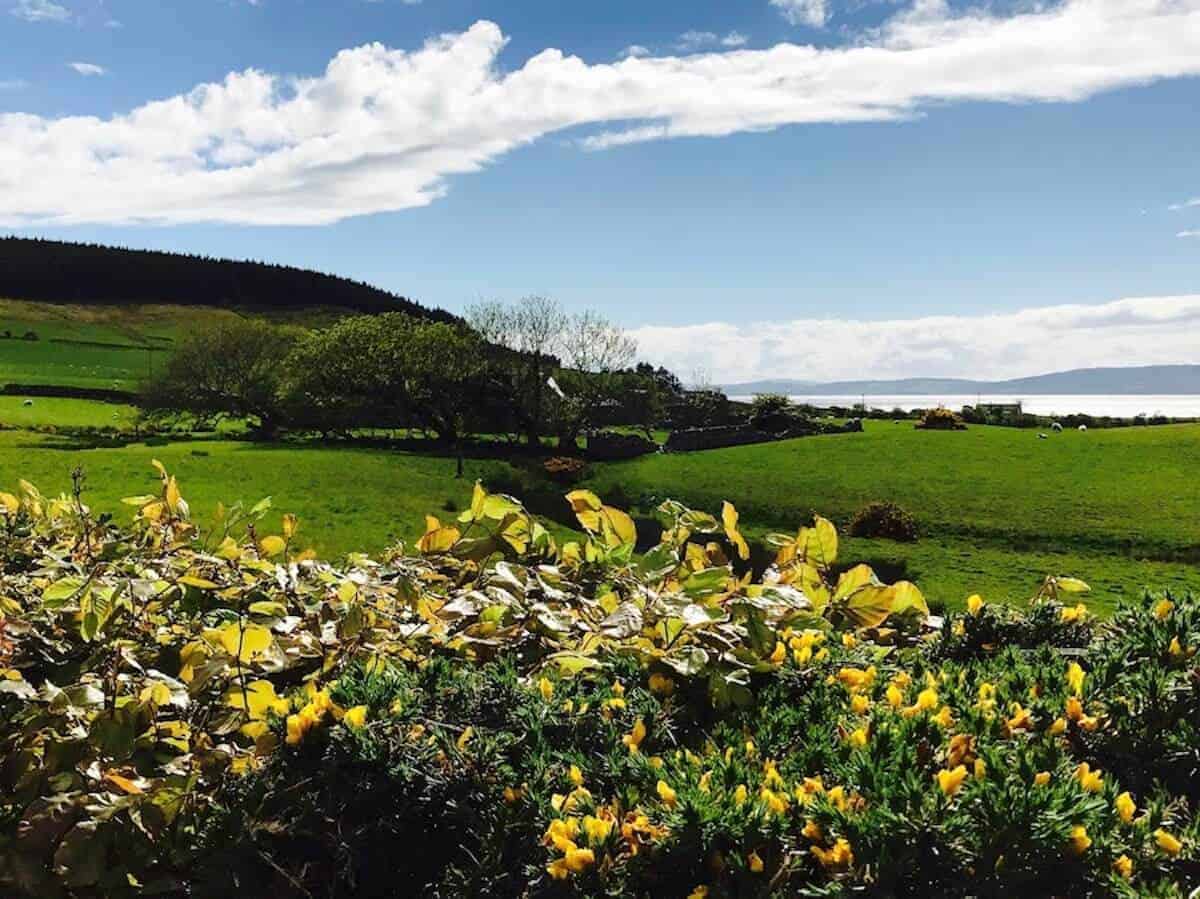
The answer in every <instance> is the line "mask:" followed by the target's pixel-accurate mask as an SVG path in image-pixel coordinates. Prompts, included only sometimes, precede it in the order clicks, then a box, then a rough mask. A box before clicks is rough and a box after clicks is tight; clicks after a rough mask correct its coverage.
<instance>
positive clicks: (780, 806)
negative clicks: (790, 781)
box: [758, 787, 788, 815]
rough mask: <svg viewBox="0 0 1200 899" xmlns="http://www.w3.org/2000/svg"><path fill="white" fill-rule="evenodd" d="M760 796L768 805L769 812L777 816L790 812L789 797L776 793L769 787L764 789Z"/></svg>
mask: <svg viewBox="0 0 1200 899" xmlns="http://www.w3.org/2000/svg"><path fill="white" fill-rule="evenodd" d="M758 796H759V798H760V799H762V801H763V803H764V804H765V805H766V807H767V810H768V811H770V812H771V813H773V814H776V815H782V814H783V813H784V812H786V811H787V810H788V801H787V797H786V796H785V795H783V794H781V793H776V792H775V791H774V790H772V789H770V788H769V787H763V788H762V789H761V790H760V791H759V793H758Z"/></svg>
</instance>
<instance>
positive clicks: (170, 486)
mask: <svg viewBox="0 0 1200 899" xmlns="http://www.w3.org/2000/svg"><path fill="white" fill-rule="evenodd" d="M164 499H165V500H166V503H167V508H168V509H170V510H171V514H173V515H174V514H178V512H179V500H180V499H181V497H180V495H179V485H178V484H177V483H175V478H174V477H170V478H167V492H166V495H165V496H164Z"/></svg>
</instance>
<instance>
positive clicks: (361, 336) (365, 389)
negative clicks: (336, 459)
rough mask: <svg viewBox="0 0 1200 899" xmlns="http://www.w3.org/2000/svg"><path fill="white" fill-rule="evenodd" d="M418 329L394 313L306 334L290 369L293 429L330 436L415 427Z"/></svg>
mask: <svg viewBox="0 0 1200 899" xmlns="http://www.w3.org/2000/svg"><path fill="white" fill-rule="evenodd" d="M419 324H420V323H419V321H418V320H417V319H414V318H412V317H411V316H409V315H406V314H404V313H400V312H389V313H384V314H382V315H358V316H351V317H349V318H344V319H341V320H340V321H338V322H336V323H335V324H333V325H332V326H330V327H328V328H325V329H322V330H319V331H312V332H310V333H308V334H306V335H305V336H304V337H303V338H302V339H301V340H300V341H298V342H297V344H296V346H295V347H294V348H293V349H292V352H291V354H290V355H289V356H288V359H287V363H286V365H285V369H286V373H285V375H284V377H283V383H282V388H281V389H282V401H283V404H284V406H285V408H286V410H287V417H288V422H289V424H291V425H293V426H297V427H305V428H313V429H315V430H319V431H321V432H323V433H329V432H332V431H339V430H349V429H351V428H355V427H381V428H392V427H398V426H403V425H408V424H410V423H412V417H413V396H412V392H411V391H410V389H409V386H408V378H409V376H410V373H409V369H410V368H411V366H410V365H409V364H408V363H407V362H406V357H407V355H408V353H409V348H410V346H411V344H412V341H413V338H414V334H415V333H416V332H417V330H418V326H419Z"/></svg>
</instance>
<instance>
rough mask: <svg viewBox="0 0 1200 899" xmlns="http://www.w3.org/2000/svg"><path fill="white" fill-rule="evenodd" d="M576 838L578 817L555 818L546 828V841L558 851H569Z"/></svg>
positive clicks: (577, 834) (577, 835) (573, 845)
mask: <svg viewBox="0 0 1200 899" xmlns="http://www.w3.org/2000/svg"><path fill="white" fill-rule="evenodd" d="M578 838H579V819H578V818H565V819H564V818H555V819H554V820H553V821H551V822H550V827H549V828H548V829H547V830H546V841H547V842H548V843H549V844H550V845H551V846H553V847H554V848H555V849H557V850H558V851H559V852H569V851H570V850H572V849H574V848H575V840H577V839H578Z"/></svg>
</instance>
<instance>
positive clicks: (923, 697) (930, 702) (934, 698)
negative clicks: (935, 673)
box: [917, 687, 938, 712]
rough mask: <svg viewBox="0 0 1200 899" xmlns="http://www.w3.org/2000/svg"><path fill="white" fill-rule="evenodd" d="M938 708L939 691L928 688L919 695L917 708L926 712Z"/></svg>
mask: <svg viewBox="0 0 1200 899" xmlns="http://www.w3.org/2000/svg"><path fill="white" fill-rule="evenodd" d="M937 707H938V694H937V690H935V689H934V688H933V687H926V688H925V689H924V690H922V691H921V692H920V693H918V694H917V708H919V709H922V710H923V711H926V712H931V711H933V710H934V709H936V708H937Z"/></svg>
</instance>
